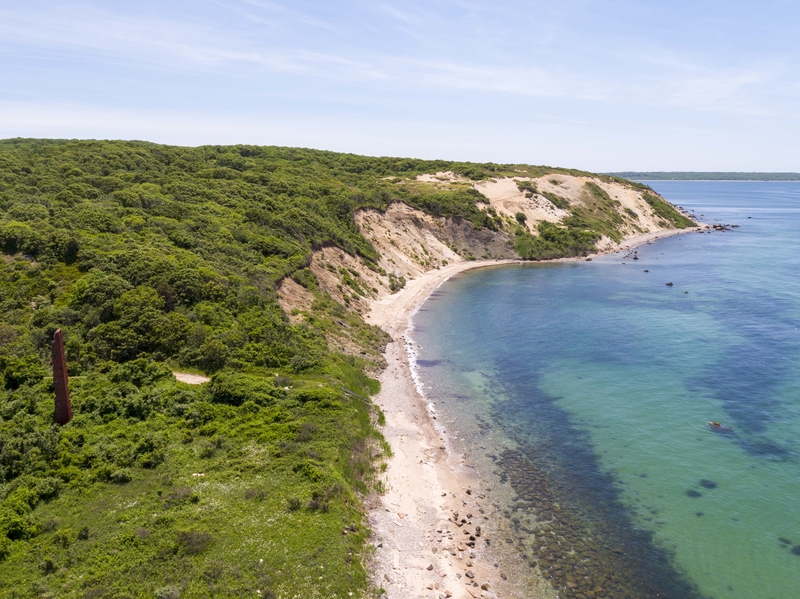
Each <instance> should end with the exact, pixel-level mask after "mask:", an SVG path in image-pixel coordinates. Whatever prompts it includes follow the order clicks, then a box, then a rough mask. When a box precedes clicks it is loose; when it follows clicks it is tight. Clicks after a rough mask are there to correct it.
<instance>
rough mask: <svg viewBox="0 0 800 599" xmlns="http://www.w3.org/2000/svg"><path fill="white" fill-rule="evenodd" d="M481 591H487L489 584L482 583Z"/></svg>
mask: <svg viewBox="0 0 800 599" xmlns="http://www.w3.org/2000/svg"><path fill="white" fill-rule="evenodd" d="M481 590H482V591H488V590H489V583H488V582H484V583H483V584H482V585H481Z"/></svg>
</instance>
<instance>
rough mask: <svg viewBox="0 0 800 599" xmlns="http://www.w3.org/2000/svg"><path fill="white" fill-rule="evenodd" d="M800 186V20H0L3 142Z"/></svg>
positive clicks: (401, 6) (789, 3) (162, 5)
mask: <svg viewBox="0 0 800 599" xmlns="http://www.w3.org/2000/svg"><path fill="white" fill-rule="evenodd" d="M16 136H25V137H77V138H124V139H146V140H150V141H157V142H164V143H174V144H182V145H200V144H207V143H253V144H277V145H292V146H305V147H314V148H323V149H330V150H338V151H348V152H357V153H363V154H373V155H395V156H414V157H422V158H450V159H460V160H476V161H494V162H526V163H533V164H550V165H558V166H569V167H575V168H584V169H589V170H599V171H607V170H629V169H630V170H633V169H637V170H765V171H781V170H794V171H800V143H798V140H800V2H797V1H795V0H765V1H762V2H759V3H754V2H743V1H738V0H728V1H726V2H721V1H703V0H696V1H694V2H686V1H684V0H673V1H671V2H667V1H661V2H654V1H650V2H642V1H633V0H623V1H614V0H607V1H605V2H600V1H589V0H562V1H559V2H552V1H551V2H540V1H538V0H531V1H527V2H521V1H516V0H495V1H493V2H488V1H473V0H432V1H427V2H421V1H416V0H410V1H405V2H399V1H384V2H382V1H380V0H376V1H372V2H368V1H362V0H351V1H339V2H337V1H328V2H317V1H312V0H297V1H294V2H286V1H283V0H218V1H203V0H194V1H192V2H187V1H172V2H170V1H161V2H155V1H151V0H139V1H137V2H127V1H115V2H108V1H107V2H98V1H87V2H54V1H46V0H28V1H25V2H11V1H10V0H3V1H1V2H0V138H6V137H16Z"/></svg>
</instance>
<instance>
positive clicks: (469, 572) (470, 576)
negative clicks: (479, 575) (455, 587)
mask: <svg viewBox="0 0 800 599" xmlns="http://www.w3.org/2000/svg"><path fill="white" fill-rule="evenodd" d="M464 576H466V577H467V578H469V579H470V580H472V579H473V578H475V575H474V574H473V573H472V570H467V571H466V572H465V573H464Z"/></svg>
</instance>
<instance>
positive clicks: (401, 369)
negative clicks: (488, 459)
mask: <svg viewBox="0 0 800 599" xmlns="http://www.w3.org/2000/svg"><path fill="white" fill-rule="evenodd" d="M695 231H697V229H696V228H692V229H688V230H686V229H681V230H676V231H658V232H654V233H649V234H645V235H639V236H636V237H631V238H629V239H627V240H625V241H624V242H623V243H622V244H621V246H620V247H621V248H622V250H621V251H631V250H632V249H633V248H634V247H635V246H637V245H641V244H644V243H649V242H651V241H653V240H654V239H658V238H661V237H667V236H671V235H677V234H681V233H691V232H695ZM615 249H616V250H617V251H620V250H619V249H617V248H615ZM583 259H584V258H571V259H565V260H583ZM521 263H522V262H521V261H519V260H482V261H471V262H459V263H455V264H450V265H448V266H445V267H443V268H440V269H436V270H431V271H428V272H426V273H423V274H421V275H419V276H418V277H417V278H415V279H413V280H411V281H409V282H408V283H407V284H406V286H405V287H404V288H403V289H402V290H401V291H399V292H398V293H396V294H394V295H390V296H388V297H382V298H378V299H376V300H375V301H374V302H373V303H372V305H371V307H370V311H369V313H368V315H367V321H368V322H369V323H371V324H374V325H376V326H379V327H381V328H382V329H383V330H384V331H386V332H387V333H388V334H389V335H390V336H391V338H392V342H390V343H389V345H388V346H387V350H386V354H385V357H386V361H387V363H388V366H387V368H386V370H384V371H383V373H382V374H381V375H380V377H379V378H380V381H381V385H382V387H381V392H380V394H379V395H378V396H377V397H376V398H375V403H376V404H377V405H378V406H380V408H381V409H382V410H383V412H384V414H385V416H386V425H385V426H384V428H383V434H384V436H385V437H386V440H387V441H388V442H389V444H390V446H391V448H392V451H393V453H394V455H393V456H392V457H391V458H390V459H389V461H388V467H387V470H386V473H385V478H384V480H385V483H386V487H387V491H386V492H385V494H383V495H382V496H379V497H374V498H373V500H372V501H373V503H372V505H371V506H370V512H369V520H370V526H371V528H372V530H373V533H374V537H373V542H374V544H375V546H376V558H375V560H374V563H373V564H372V566H371V569H372V576H373V582H374V584H375V585H376V586H378V587H383V588H384V589H385V591H386V596H387V597H388V598H389V599H411V598H416V597H426V598H427V597H431V598H441V597H450V596H452V597H454V598H456V599H461V598H469V599H471V598H474V597H503V598H507V597H514V596H519V595H518V594H515V591H516V590H517V589H518V588H519V587H518V586H516V587H515V586H514V585H515V584H518V583H519V582H520V581H514V580H511V577H510V576H508V577H506V578H508V580H504V574H505V573H504V572H503V564H502V563H499V564H498V560H497V553H495V552H496V551H497V550H496V549H495V548H496V547H497V545H498V544H499V543H496V544H495V546H494V547H492V546H488V547H487V545H486V543H485V541H486V537H485V536H482V537H479V538H477V542H476V546H475V549H474V550H472V549H470V548H468V547H466V546H465V545H464V544H463V542H464V540H466V539H467V538H468V537H467V536H465V535H464V534H463V531H464V530H465V529H467V530H470V531H471V532H473V533H474V531H475V527H476V526H481V525H482V524H483V528H484V529H488V530H489V531H492V530H497V529H498V526H494V524H495V522H493V519H495V518H499V517H500V514H498V513H497V512H496V508H495V507H494V506H492V505H491V504H490V503H489V501H488V499H484V497H483V493H482V492H481V481H479V480H477V479H476V478H475V475H474V473H473V472H472V471H471V470H470V468H469V467H468V465H466V464H465V463H464V462H463V460H462V459H461V458H462V456H456V455H452V454H451V453H449V452H448V450H447V447H448V443H447V438H446V431H445V429H444V427H443V426H441V425H440V424H439V423H438V422H437V420H436V414H435V412H434V411H433V408H432V407H431V406H429V405H426V403H425V400H424V398H423V397H422V396H421V395H420V394H419V392H418V390H417V388H416V386H415V382H414V379H413V377H412V373H411V369H410V367H409V354H408V350H409V348H408V347H407V344H408V343H409V338H408V337H407V329H408V325H409V318H410V316H411V315H412V314H413V312H414V310H415V309H416V308H417V307H418V306H419V305H420V304H421V303H422V302H424V301H425V299H426V298H427V297H428V296H429V295H430V294H431V293H433V291H435V290H436V288H438V287H439V285H441V284H442V283H443V282H445V281H446V280H447V279H449V278H450V277H452V276H453V275H456V274H458V273H461V272H464V271H467V270H471V269H474V268H485V267H490V266H499V265H506V264H521ZM468 490H469V491H470V493H467V491H468ZM481 510H482V512H481ZM454 512H458V514H459V517H458V518H457V519H456V518H455V517H454ZM467 514H472V515H473V517H472V518H469V519H468V522H467V523H466V524H463V526H462V527H458V526H457V525H456V524H455V523H454V520H457V521H460V520H461V518H465V517H466V515H467ZM490 540H491V539H490ZM498 541H499V540H498ZM495 564H497V567H496V565H495ZM468 571H469V572H470V573H471V574H473V576H474V577H473V578H469V577H468V576H467V572H468ZM474 583H477V586H476V585H475V584H474ZM483 585H488V586H485V587H484V588H481V587H482V586H483ZM537 588H538V589H541V590H540V591H539V592H538V593H537V595H536V596H537V597H541V598H545V597H556V594H555V591H553V590H552V589H551V588H550V587H549V585H547V584H542V585H540V586H537ZM528 596H529V597H530V595H528Z"/></svg>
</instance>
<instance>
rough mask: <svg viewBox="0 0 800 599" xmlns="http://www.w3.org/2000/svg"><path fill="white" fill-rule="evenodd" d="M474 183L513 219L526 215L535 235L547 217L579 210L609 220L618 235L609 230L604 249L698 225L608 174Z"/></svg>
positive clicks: (601, 243)
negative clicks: (643, 235) (663, 232)
mask: <svg viewBox="0 0 800 599" xmlns="http://www.w3.org/2000/svg"><path fill="white" fill-rule="evenodd" d="M474 187H475V189H477V190H478V191H480V192H481V193H482V194H483V195H484V196H486V198H487V199H488V200H489V206H491V207H492V208H494V209H495V210H496V211H497V212H498V213H500V214H502V215H504V216H507V217H509V218H516V215H517V214H520V213H522V214H524V215H525V226H526V228H527V229H528V230H529V231H530V232H531V233H533V234H534V235H535V234H536V229H537V225H538V223H539V222H541V221H547V222H552V223H563V222H564V221H565V220H566V219H568V218H570V217H571V216H575V215H578V216H591V217H593V218H596V219H598V220H600V221H604V223H605V224H606V225H609V226H610V227H611V228H613V229H615V230H616V235H613V232H612V231H610V230H608V233H612V235H609V234H605V235H603V237H602V238H601V240H600V241H599V242H598V246H599V247H598V249H601V250H613V249H614V246H615V245H617V246H618V245H619V242H621V241H624V240H626V239H629V238H631V237H635V236H637V235H642V234H646V233H657V232H659V231H668V230H672V229H676V228H684V227H685V226H687V225H688V226H691V225H692V224H693V223H687V222H684V221H681V220H680V219H679V218H678V217H680V216H681V215H680V213H678V212H677V211H676V210H675V208H674V207H673V206H672V205H671V204H669V203H668V202H666V200H664V199H663V198H661V197H660V196H658V195H657V194H656V193H655V192H653V191H652V190H650V189H648V188H645V187H643V186H638V185H635V184H630V183H623V182H620V181H616V180H611V179H608V178H605V177H589V176H575V175H567V174H560V173H559V174H551V175H546V176H543V177H538V178H530V177H506V178H502V179H492V180H489V181H483V182H480V183H476V184H475V185H474ZM659 207H662V210H661V211H659V210H658V208H659ZM663 208H667V210H663ZM673 213H674V214H673ZM598 228H599V227H598ZM614 237H616V239H614Z"/></svg>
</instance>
